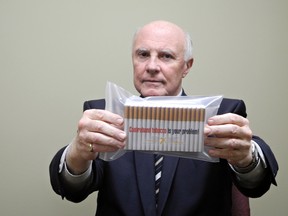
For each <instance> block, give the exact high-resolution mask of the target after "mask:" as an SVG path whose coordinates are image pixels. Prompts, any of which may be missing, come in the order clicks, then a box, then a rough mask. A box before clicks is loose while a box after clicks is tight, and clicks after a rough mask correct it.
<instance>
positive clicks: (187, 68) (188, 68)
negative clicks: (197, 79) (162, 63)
mask: <svg viewBox="0 0 288 216" xmlns="http://www.w3.org/2000/svg"><path fill="white" fill-rule="evenodd" d="M193 62H194V59H193V58H191V59H189V60H188V61H187V62H186V70H185V71H184V72H183V75H182V76H183V78H184V77H185V76H186V75H187V74H188V73H189V70H190V69H191V68H192V65H193Z"/></svg>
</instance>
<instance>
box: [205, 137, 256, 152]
mask: <svg viewBox="0 0 288 216" xmlns="http://www.w3.org/2000/svg"><path fill="white" fill-rule="evenodd" d="M204 143H205V145H206V146H209V147H214V148H218V149H229V150H242V151H248V150H249V148H250V145H251V144H250V142H248V141H246V140H241V139H235V138H218V137H207V138H205V140H204Z"/></svg>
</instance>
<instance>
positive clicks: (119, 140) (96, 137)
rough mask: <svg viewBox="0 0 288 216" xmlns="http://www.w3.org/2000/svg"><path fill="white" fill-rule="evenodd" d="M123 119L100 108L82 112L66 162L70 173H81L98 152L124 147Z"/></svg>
mask: <svg viewBox="0 0 288 216" xmlns="http://www.w3.org/2000/svg"><path fill="white" fill-rule="evenodd" d="M123 128H124V119H123V118H122V117H121V116H119V115H117V114H114V113H111V112H110V111H107V110H101V109H90V110H86V111H84V113H83V116H82V118H81V119H80V121H79V123H78V130H77V136H76V137H75V139H74V140H73V142H72V143H71V144H70V146H69V149H68V152H67V155H66V164H67V167H68V169H69V171H70V172H71V173H72V174H81V173H83V172H85V171H86V170H87V169H88V167H89V166H90V163H91V160H94V159H95V158H96V157H97V156H98V153H99V152H111V151H116V150H118V149H121V148H124V146H125V139H126V133H125V132H124V131H123Z"/></svg>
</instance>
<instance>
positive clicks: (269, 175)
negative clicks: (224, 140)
mask: <svg viewBox="0 0 288 216" xmlns="http://www.w3.org/2000/svg"><path fill="white" fill-rule="evenodd" d="M228 112H231V113H235V114H238V115H241V116H243V117H245V118H246V117H247V113H246V106H245V103H244V101H242V100H233V99H224V100H223V102H222V106H220V108H219V111H218V114H224V113H228ZM252 139H253V140H254V141H255V142H256V143H257V144H258V145H259V147H260V148H261V150H262V152H263V154H264V157H265V161H266V164H267V168H266V175H265V178H264V179H263V181H262V182H261V184H259V185H258V187H257V188H253V189H247V188H244V187H241V185H239V184H238V182H237V180H236V178H235V174H234V173H233V174H232V176H233V179H234V184H235V185H236V186H237V188H238V189H239V190H240V191H241V192H242V193H243V194H244V195H246V196H249V197H260V196H262V195H263V194H264V193H266V192H267V191H268V190H269V188H270V186H271V183H272V184H274V185H277V183H276V180H275V177H276V175H277V171H278V163H277V161H276V158H275V156H274V154H273V152H272V150H271V148H270V147H269V145H268V144H267V143H266V142H265V141H264V140H263V139H261V138H260V137H258V136H256V135H253V137H252Z"/></svg>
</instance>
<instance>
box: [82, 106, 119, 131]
mask: <svg viewBox="0 0 288 216" xmlns="http://www.w3.org/2000/svg"><path fill="white" fill-rule="evenodd" d="M83 116H84V117H87V118H89V119H91V120H100V121H104V122H106V123H109V124H113V125H116V126H118V127H120V126H123V123H124V119H123V118H122V117H121V116H120V115H117V114H114V113H112V112H110V111H108V110H101V109H90V110H86V111H84V113H83Z"/></svg>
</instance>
